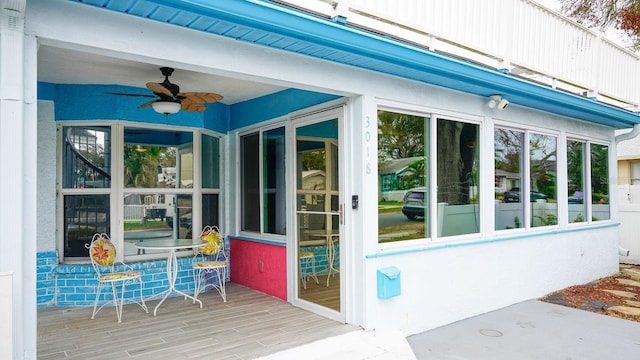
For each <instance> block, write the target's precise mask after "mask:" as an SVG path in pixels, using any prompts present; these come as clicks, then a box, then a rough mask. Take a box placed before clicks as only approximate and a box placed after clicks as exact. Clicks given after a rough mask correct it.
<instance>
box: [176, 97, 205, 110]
mask: <svg viewBox="0 0 640 360" xmlns="http://www.w3.org/2000/svg"><path fill="white" fill-rule="evenodd" d="M181 105H182V110H184V111H191V112H203V111H205V110H207V107H206V106H204V104H203V103H200V102H194V101H192V100H191V98H188V97H186V98H184V99H183V100H182V101H181Z"/></svg>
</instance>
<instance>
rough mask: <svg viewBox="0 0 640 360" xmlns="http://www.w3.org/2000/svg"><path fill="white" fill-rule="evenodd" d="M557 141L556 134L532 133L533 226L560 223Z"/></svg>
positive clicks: (531, 197) (530, 143)
mask: <svg viewBox="0 0 640 360" xmlns="http://www.w3.org/2000/svg"><path fill="white" fill-rule="evenodd" d="M556 150H557V141H556V138H555V137H554V136H548V135H541V134H531V135H530V138H529V152H530V160H529V161H530V166H529V168H530V169H529V174H530V176H531V182H530V191H529V192H530V194H529V199H530V201H531V226H532V227H536V226H549V225H556V224H558V206H557V205H558V204H557V201H556V199H557V198H558V197H557V196H556V174H557V171H556V167H557V157H556Z"/></svg>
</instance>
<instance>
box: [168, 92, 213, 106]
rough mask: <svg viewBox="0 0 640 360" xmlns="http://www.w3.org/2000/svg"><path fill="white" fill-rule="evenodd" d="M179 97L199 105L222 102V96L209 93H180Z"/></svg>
mask: <svg viewBox="0 0 640 360" xmlns="http://www.w3.org/2000/svg"><path fill="white" fill-rule="evenodd" d="M178 97H184V98H186V99H189V100H191V101H192V102H194V103H198V104H204V103H214V102H217V101H220V100H222V95H218V94H214V93H207V92H186V93H178Z"/></svg>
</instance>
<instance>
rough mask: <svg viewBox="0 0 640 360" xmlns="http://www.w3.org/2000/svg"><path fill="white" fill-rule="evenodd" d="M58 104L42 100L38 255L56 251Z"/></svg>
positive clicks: (39, 129)
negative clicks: (56, 118) (56, 111)
mask: <svg viewBox="0 0 640 360" xmlns="http://www.w3.org/2000/svg"><path fill="white" fill-rule="evenodd" d="M54 111H55V109H54V104H53V102H51V101H38V138H37V140H38V194H37V197H38V214H37V216H36V218H37V219H38V223H37V227H38V239H37V248H38V252H48V251H55V250H56V241H55V234H56V216H55V215H56V171H57V170H56V123H55V121H54Z"/></svg>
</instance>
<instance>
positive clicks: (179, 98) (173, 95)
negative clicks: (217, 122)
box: [107, 67, 222, 115]
mask: <svg viewBox="0 0 640 360" xmlns="http://www.w3.org/2000/svg"><path fill="white" fill-rule="evenodd" d="M160 71H161V72H162V75H163V76H164V81H163V82H161V83H155V82H148V83H147V88H148V89H149V90H151V91H153V94H154V95H147V94H127V93H115V92H107V93H108V94H112V95H119V96H140V97H149V98H155V99H154V100H151V101H149V102H146V103H144V104H142V105H140V106H138V108H140V109H144V108H148V107H152V108H153V110H155V111H156V112H158V113H161V114H166V115H169V114H175V113H177V112H178V111H180V110H185V111H191V112H202V111H205V110H207V107H206V106H205V104H206V103H214V102H216V101H220V100H222V95H218V94H214V93H207V92H184V93H183V92H180V87H179V86H178V85H176V84H173V83H171V82H170V81H169V76H171V74H173V68H170V67H161V68H160Z"/></svg>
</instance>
